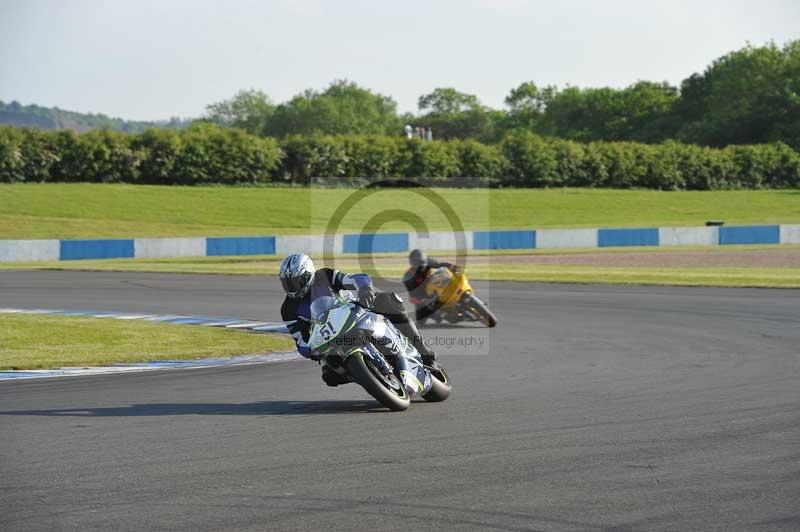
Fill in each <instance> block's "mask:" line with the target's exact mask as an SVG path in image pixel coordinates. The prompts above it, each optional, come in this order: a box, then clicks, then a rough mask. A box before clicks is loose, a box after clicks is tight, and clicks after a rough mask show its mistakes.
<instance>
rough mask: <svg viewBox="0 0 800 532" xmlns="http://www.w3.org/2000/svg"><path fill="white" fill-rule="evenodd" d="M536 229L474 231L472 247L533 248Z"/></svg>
mask: <svg viewBox="0 0 800 532" xmlns="http://www.w3.org/2000/svg"><path fill="white" fill-rule="evenodd" d="M535 247H536V231H475V232H474V233H473V242H472V249H533V248H535Z"/></svg>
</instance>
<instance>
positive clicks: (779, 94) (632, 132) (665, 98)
mask: <svg viewBox="0 0 800 532" xmlns="http://www.w3.org/2000/svg"><path fill="white" fill-rule="evenodd" d="M505 104H506V108H505V109H502V110H498V109H492V108H490V107H487V106H485V105H483V104H482V103H481V102H480V100H479V99H478V98H477V96H475V95H472V94H467V93H463V92H460V91H458V90H456V89H454V88H437V89H435V90H434V91H433V92H431V93H430V94H424V95H422V96H420V97H419V100H418V113H417V114H416V115H413V114H399V113H398V111H397V104H396V103H395V101H394V100H393V99H392V98H390V97H388V96H384V95H381V94H377V93H374V92H372V91H370V90H369V89H366V88H363V87H360V86H358V85H357V84H355V83H353V82H350V81H347V80H337V81H334V82H333V83H331V85H330V86H329V87H327V88H326V89H325V90H322V91H315V90H307V91H305V92H303V93H301V94H298V95H297V96H295V97H294V98H292V99H290V100H289V101H287V102H284V103H281V104H275V103H273V102H272V100H270V98H269V97H268V95H267V94H265V93H264V92H262V91H258V90H248V91H241V92H239V93H238V94H236V95H235V96H234V97H233V98H231V99H229V100H225V101H222V102H218V103H214V104H211V105H209V106H208V107H207V113H206V116H205V117H204V118H203V120H205V121H208V122H212V123H216V124H218V125H222V126H226V127H238V128H242V129H244V130H246V131H248V132H250V133H252V134H254V135H260V136H270V137H276V138H284V137H286V136H289V135H313V134H330V135H341V134H383V135H398V134H400V132H401V131H402V127H403V125H404V124H406V123H411V124H415V125H424V126H428V127H432V128H433V131H434V136H435V138H439V139H474V140H478V141H480V142H483V143H496V142H499V141H500V140H502V139H503V138H504V137H505V136H506V135H507V134H508V132H510V131H513V130H518V129H521V130H525V131H529V132H531V133H535V134H538V135H542V136H547V137H559V138H563V139H568V140H575V141H580V142H592V141H601V140H602V141H634V142H644V143H660V142H663V141H666V140H677V141H679V142H683V143H687V144H698V145H703V146H715V147H721V146H727V145H730V144H757V143H767V142H776V141H781V142H784V143H786V144H788V145H789V146H792V147H793V148H794V149H795V150H800V40H795V41H791V42H789V43H787V44H786V45H784V46H782V47H779V46H777V45H776V44H774V43H770V44H768V45H765V46H759V47H756V46H752V45H748V46H746V47H744V48H742V49H740V50H737V51H734V52H731V53H729V54H726V55H724V56H722V57H720V58H718V59H716V60H715V61H713V62H712V63H711V64H710V65H709V66H708V67H707V68H706V69H705V71H704V72H702V73H696V74H693V75H691V76H689V77H688V78H686V79H685V80H683V82H682V83H681V84H680V87H675V86H672V85H670V84H669V83H666V82H652V81H639V82H637V83H634V84H632V85H630V86H628V87H625V88H621V89H616V88H609V87H601V88H579V87H566V88H561V89H560V88H558V87H554V86H544V87H540V86H538V85H537V84H536V83H534V82H526V83H522V84H520V85H519V86H517V87H515V88H513V89H512V90H511V91H510V92H509V94H508V96H507V97H506V98H505Z"/></svg>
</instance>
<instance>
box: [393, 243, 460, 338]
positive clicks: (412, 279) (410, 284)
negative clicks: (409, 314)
mask: <svg viewBox="0 0 800 532" xmlns="http://www.w3.org/2000/svg"><path fill="white" fill-rule="evenodd" d="M408 263H409V265H410V266H411V267H410V268H409V269H408V271H407V272H406V273H405V275H404V276H403V284H404V285H405V287H406V289H407V290H408V294H409V298H410V299H411V302H412V303H413V304H414V307H415V309H416V320H417V321H418V322H419V323H424V322H425V320H427V319H428V318H429V317H430V316H432V315H433V317H434V319H436V315H435V312H436V310H437V307H436V303H437V301H436V300H435V299H431V298H429V297H428V295H427V294H426V293H425V283H426V282H427V280H428V276H429V275H430V272H431V270H435V269H436V268H442V267H445V268H447V269H449V270H451V271H452V272H454V273H457V272H458V271H460V269H459V267H458V266H457V265H456V264H453V263H450V262H439V261H437V260H436V259H434V258H433V257H429V256H427V255H426V254H425V252H424V251H422V250H421V249H415V250H413V251H412V252H411V253H409V255H408ZM438 321H439V320H437V322H438Z"/></svg>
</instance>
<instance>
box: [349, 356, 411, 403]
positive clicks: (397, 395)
mask: <svg viewBox="0 0 800 532" xmlns="http://www.w3.org/2000/svg"><path fill="white" fill-rule="evenodd" d="M345 367H346V368H347V372H348V373H349V374H350V376H351V377H353V380H354V381H356V382H357V383H358V384H360V385H361V387H362V388H364V389H365V390H366V391H367V393H369V394H370V395H371V396H372V397H374V398H375V399H376V400H377V401H378V402H379V403H380V404H382V405H383V406H385V407H386V408H388V409H389V410H394V411H395V412H401V411H403V410H405V409H407V408H408V406H409V405H410V404H411V398H410V397H409V396H408V394H407V393H406V389H405V387H404V386H403V383H402V382H400V379H398V378H397V376H396V375H394V374H391V375H384V374H383V373H381V371H380V370H379V369H378V368H376V367H375V366H374V365H373V363H372V361H371V360H369V358H365V357H364V355H360V354H359V355H351V356H349V357H348V358H347V361H346V362H345Z"/></svg>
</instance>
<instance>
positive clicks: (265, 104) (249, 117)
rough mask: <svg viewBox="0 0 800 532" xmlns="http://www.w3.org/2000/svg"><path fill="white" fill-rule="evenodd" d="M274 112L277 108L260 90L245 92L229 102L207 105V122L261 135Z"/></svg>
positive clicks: (240, 92) (238, 93)
mask: <svg viewBox="0 0 800 532" xmlns="http://www.w3.org/2000/svg"><path fill="white" fill-rule="evenodd" d="M274 111H275V106H274V105H273V104H272V102H271V101H270V99H269V96H267V95H266V94H265V93H263V92H261V91H259V90H246V91H245V90H243V91H239V92H237V93H236V95H235V96H234V97H233V98H231V99H229V100H223V101H221V102H217V103H212V104H210V105H207V106H206V112H207V114H206V120H208V121H209V122H212V123H214V124H217V125H220V126H224V127H238V128H241V129H244V130H245V131H247V132H249V133H253V134H255V135H260V134H261V133H263V131H264V128H265V126H266V124H267V122H268V121H269V119H270V117H271V116H272V113H273V112H274Z"/></svg>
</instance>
